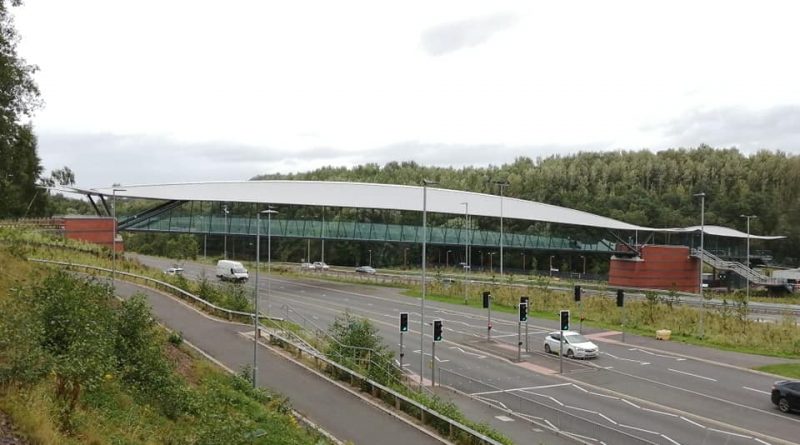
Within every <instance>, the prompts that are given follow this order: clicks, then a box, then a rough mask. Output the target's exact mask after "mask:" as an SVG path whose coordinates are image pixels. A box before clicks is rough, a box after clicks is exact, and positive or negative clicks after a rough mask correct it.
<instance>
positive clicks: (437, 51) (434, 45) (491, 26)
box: [422, 14, 516, 56]
mask: <svg viewBox="0 0 800 445" xmlns="http://www.w3.org/2000/svg"><path fill="white" fill-rule="evenodd" d="M514 23H516V17H514V16H513V15H511V14H496V15H492V16H489V17H481V18H476V19H471V20H463V21H459V22H452V23H446V24H443V25H440V26H437V27H435V28H431V29H429V30H427V31H425V32H424V33H423V34H422V46H423V48H425V50H426V51H427V52H428V54H430V55H432V56H441V55H443V54H447V53H451V52H453V51H458V50H459V49H462V48H470V47H474V46H478V45H480V44H482V43H484V42H486V41H487V40H489V38H491V37H492V35H494V34H496V33H498V32H500V31H503V30H505V29H508V28H510V27H511V26H513V25H514Z"/></svg>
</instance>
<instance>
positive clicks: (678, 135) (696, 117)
mask: <svg viewBox="0 0 800 445" xmlns="http://www.w3.org/2000/svg"><path fill="white" fill-rule="evenodd" d="M652 129H655V130H657V131H661V132H662V134H663V135H664V136H665V137H666V138H667V139H668V140H667V144H668V145H670V146H696V145H699V144H700V143H705V144H708V145H710V146H712V147H733V146H735V147H738V148H740V149H741V150H744V151H755V150H759V149H762V148H768V149H772V150H784V151H794V152H796V151H797V150H798V149H800V106H796V105H789V106H779V107H772V108H768V109H765V110H748V109H741V108H733V107H729V108H718V109H714V110H709V111H695V112H692V113H689V114H686V115H685V116H682V117H680V118H678V119H675V120H672V121H669V122H666V123H664V124H661V125H657V126H655V127H654V128H652Z"/></svg>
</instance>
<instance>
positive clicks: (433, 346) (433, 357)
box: [431, 340, 436, 388]
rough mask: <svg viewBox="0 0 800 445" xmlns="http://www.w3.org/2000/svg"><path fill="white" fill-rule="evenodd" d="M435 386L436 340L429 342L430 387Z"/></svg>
mask: <svg viewBox="0 0 800 445" xmlns="http://www.w3.org/2000/svg"><path fill="white" fill-rule="evenodd" d="M434 387H436V340H434V341H432V342H431V388H434Z"/></svg>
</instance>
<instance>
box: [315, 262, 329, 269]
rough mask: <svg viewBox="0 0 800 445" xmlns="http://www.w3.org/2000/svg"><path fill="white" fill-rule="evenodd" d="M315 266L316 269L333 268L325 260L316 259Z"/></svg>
mask: <svg viewBox="0 0 800 445" xmlns="http://www.w3.org/2000/svg"><path fill="white" fill-rule="evenodd" d="M313 266H314V269H316V270H328V269H330V268H331V267H330V266H328V265H327V264H325V262H324V261H314V264H313Z"/></svg>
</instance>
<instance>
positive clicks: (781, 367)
mask: <svg viewBox="0 0 800 445" xmlns="http://www.w3.org/2000/svg"><path fill="white" fill-rule="evenodd" d="M753 369H755V370H757V371H764V372H768V373H770V374H775V375H780V376H784V377H788V378H790V379H800V363H779V364H776V365H765V366H759V367H757V368H753Z"/></svg>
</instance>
